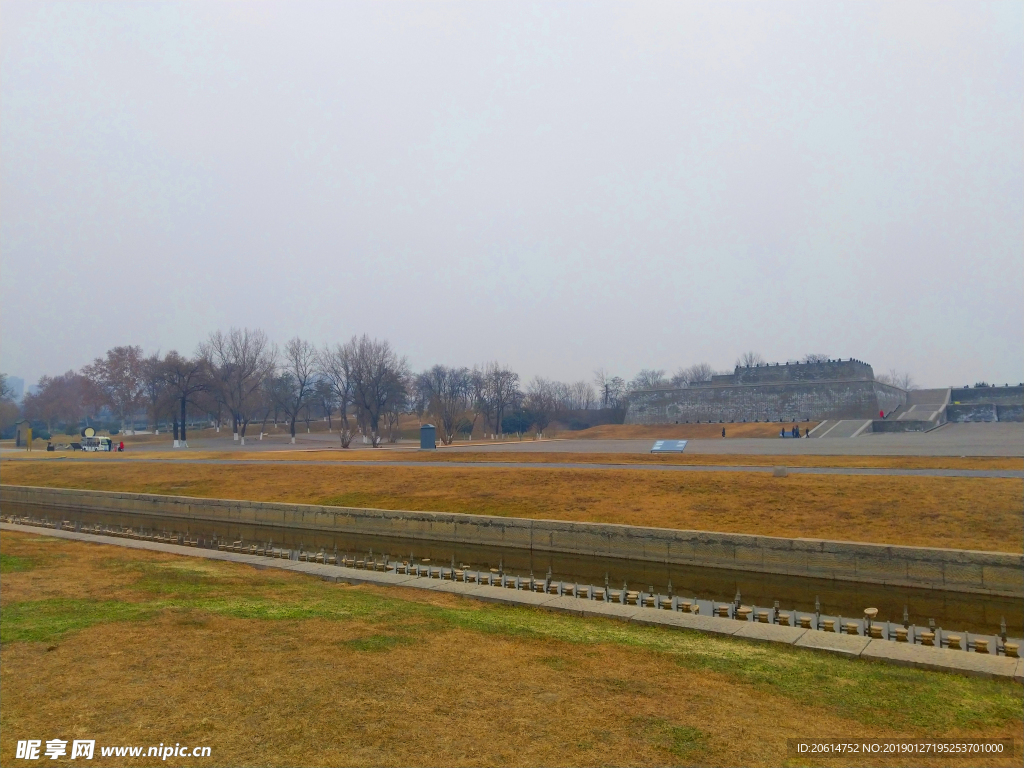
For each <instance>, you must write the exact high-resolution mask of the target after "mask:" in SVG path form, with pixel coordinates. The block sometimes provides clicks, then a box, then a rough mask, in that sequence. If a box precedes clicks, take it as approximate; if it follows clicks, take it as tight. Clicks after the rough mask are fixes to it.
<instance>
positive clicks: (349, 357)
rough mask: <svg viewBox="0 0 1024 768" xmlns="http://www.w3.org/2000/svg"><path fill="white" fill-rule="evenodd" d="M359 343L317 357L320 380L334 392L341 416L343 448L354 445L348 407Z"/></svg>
mask: <svg viewBox="0 0 1024 768" xmlns="http://www.w3.org/2000/svg"><path fill="white" fill-rule="evenodd" d="M358 347H359V342H358V341H357V340H356V338H355V337H353V338H352V340H351V341H350V342H349V343H348V344H336V345H335V346H334V349H331V348H329V347H325V348H324V349H323V350H321V351H320V354H319V356H318V357H317V369H318V371H319V374H320V378H321V380H323V381H326V382H328V383H329V384H330V386H331V389H332V390H333V391H334V398H335V403H336V404H337V407H338V411H339V412H340V414H341V432H340V433H339V437H340V438H341V447H342V448H348V447H349V446H350V445H352V430H351V428H350V427H349V423H348V407H349V405H350V404H351V403H352V392H353V389H354V381H353V376H352V374H353V370H354V367H355V357H356V354H357V352H358Z"/></svg>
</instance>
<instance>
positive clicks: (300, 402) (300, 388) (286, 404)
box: [274, 336, 317, 445]
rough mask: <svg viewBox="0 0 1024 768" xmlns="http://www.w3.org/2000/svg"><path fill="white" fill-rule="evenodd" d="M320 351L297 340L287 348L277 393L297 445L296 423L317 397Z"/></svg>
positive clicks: (276, 389) (285, 348) (293, 442)
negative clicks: (314, 389) (314, 385)
mask: <svg viewBox="0 0 1024 768" xmlns="http://www.w3.org/2000/svg"><path fill="white" fill-rule="evenodd" d="M316 363H317V353H316V348H315V347H314V346H313V345H312V344H310V343H309V342H308V341H303V340H302V339H300V338H298V337H297V336H296V337H295V338H294V339H292V340H291V341H289V342H288V343H287V344H285V345H284V361H283V363H282V370H281V374H280V376H278V377H277V378H278V381H277V384H276V386H275V388H274V392H275V394H276V396H277V398H278V404H279V405H280V406H281V410H283V411H284V412H285V414H287V416H288V429H289V433H290V434H291V439H292V444H293V445H294V444H295V422H296V421H298V419H299V414H301V413H302V409H303V408H305V407H306V405H307V404H308V402H309V399H310V398H311V397H312V396H313V384H314V381H315V376H316V372H317V367H316Z"/></svg>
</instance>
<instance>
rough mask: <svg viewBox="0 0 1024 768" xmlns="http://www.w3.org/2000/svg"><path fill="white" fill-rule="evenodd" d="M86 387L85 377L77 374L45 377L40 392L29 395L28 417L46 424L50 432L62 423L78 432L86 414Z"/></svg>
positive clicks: (26, 413) (27, 395) (27, 403)
mask: <svg viewBox="0 0 1024 768" xmlns="http://www.w3.org/2000/svg"><path fill="white" fill-rule="evenodd" d="M84 383H85V377H84V376H82V375H81V374H78V373H75V372H74V371H68V372H67V373H65V374H63V375H61V376H43V377H41V378H40V379H39V383H38V384H37V385H36V391H35V392H34V393H33V392H30V393H28V394H26V395H25V398H24V400H23V402H22V407H23V409H24V411H25V417H26V418H28V419H36V420H38V421H42V422H45V423H46V430H47V431H48V432H52V431H53V428H54V426H56V425H57V424H58V423H59V424H64V425H66V426H67V427H75V428H77V426H78V423H79V421H80V420H81V418H82V414H83V412H84V405H83V403H82V395H83V392H84V387H83V385H84Z"/></svg>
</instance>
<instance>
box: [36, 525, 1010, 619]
mask: <svg viewBox="0 0 1024 768" xmlns="http://www.w3.org/2000/svg"><path fill="white" fill-rule="evenodd" d="M19 514H23V513H19ZM31 517H33V518H37V519H49V520H51V521H61V520H70V521H72V522H79V523H82V524H83V525H94V524H97V523H99V524H102V525H106V526H115V527H116V526H120V527H123V528H132V529H134V530H139V528H140V527H141V528H142V529H144V530H146V531H149V532H154V533H169V534H170V533H173V534H184V535H187V536H188V537H189V538H191V539H196V538H201V539H203V540H204V541H206V542H210V541H211V540H214V539H215V540H218V541H221V542H227V543H231V542H235V541H242V542H244V543H245V544H259V545H267V544H272V545H273V546H274V547H283V548H287V549H303V550H305V551H309V552H319V551H321V550H323V551H326V552H327V553H329V554H333V553H334V552H337V553H338V554H339V555H340V554H348V555H350V556H353V555H354V556H357V557H362V556H364V555H368V554H370V553H371V552H372V553H373V554H374V555H375V556H376V557H377V558H379V559H383V557H385V556H386V557H388V558H389V560H392V561H394V560H405V561H408V560H409V559H410V558H412V560H413V561H415V562H421V561H423V560H429V561H430V562H432V563H433V564H434V565H435V566H438V565H450V564H451V563H455V564H456V566H459V567H461V566H463V565H465V566H467V567H468V568H470V569H473V570H479V571H483V572H485V573H486V572H489V571H490V570H491V569H498V570H499V571H500V572H502V573H504V574H506V575H507V576H523V577H529V576H530V575H534V576H535V577H536V578H538V579H544V578H545V577H547V576H548V575H549V574H550V578H551V579H552V580H553V581H564V582H566V583H567V584H577V583H578V584H580V585H587V584H593V585H596V586H599V587H603V586H604V585H605V584H606V583H608V584H609V585H610V586H611V588H612V589H621V588H622V586H623V584H626V585H628V588H629V589H630V590H641V591H645V592H646V591H648V590H651V589H653V591H654V592H656V593H659V594H662V595H667V594H669V591H670V585H671V593H672V594H674V595H677V596H679V597H680V598H687V599H693V598H696V599H699V600H701V601H714V602H723V603H732V602H734V600H735V598H736V595H737V594H739V595H740V597H741V601H742V603H743V604H745V605H753V606H758V607H761V608H769V609H771V608H772V607H773V606H775V605H778V606H780V607H781V608H782V609H783V610H795V611H801V612H807V613H812V614H813V613H815V611H816V608H817V609H818V610H820V613H821V614H822V616H825V615H828V616H836V617H839V616H842V617H849V618H853V619H856V618H860V617H862V616H863V615H864V609H865V608H867V607H874V608H877V609H878V616H877V619H878V621H890V622H894V623H895V624H899V625H902V624H903V623H904V621H908V622H909V623H911V624H914V625H917V626H919V627H927V626H928V625H929V620H932V621H934V623H935V625H936V626H938V627H941V628H943V629H945V630H947V631H953V630H955V631H959V632H971V633H980V634H984V635H989V636H993V635H997V634H1000V624H1001V622H1003V621H1005V625H1006V630H1005V631H1006V632H1007V634H1008V635H1010V636H1011V637H1021V636H1022V635H1024V602H1022V601H1021V600H1018V599H1014V598H1010V597H996V596H991V595H973V594H966V593H962V592H946V591H939V590H928V589H914V588H910V587H899V586H884V585H877V584H864V583H857V582H844V581H833V580H829V579H813V578H805V577H800V576H785V575H776V574H765V573H750V572H744V571H733V570H726V569H719V568H703V567H694V566H685V565H669V564H665V563H653V562H647V561H642V560H626V559H618V558H605V557H585V556H579V555H566V554H559V553H553V552H538V551H529V550H522V549H511V548H509V549H505V548H497V547H489V546H479V545H474V544H462V543H451V542H439V541H422V540H419V539H402V538H396V537H385V536H367V535H359V534H356V535H353V534H348V533H334V532H325V531H310V530H299V529H295V528H278V527H271V526H254V525H245V524H238V523H233V522H228V521H223V522H221V521H218V522H215V523H214V522H196V521H189V522H188V523H187V524H186V523H185V522H183V521H177V520H169V519H167V518H164V517H155V516H154V517H147V516H144V515H135V514H133V515H119V514H115V513H97V512H84V511H81V512H68V511H66V510H61V511H56V510H55V511H54V512H52V513H50V514H47V512H46V511H45V510H44V509H40V508H36V509H34V510H32V512H31ZM606 579H607V582H606ZM776 601H777V602H776ZM904 611H906V619H905V618H904ZM705 612H709V607H707V606H706V607H705V608H704V610H702V613H705Z"/></svg>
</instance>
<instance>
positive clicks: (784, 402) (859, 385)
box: [626, 360, 907, 424]
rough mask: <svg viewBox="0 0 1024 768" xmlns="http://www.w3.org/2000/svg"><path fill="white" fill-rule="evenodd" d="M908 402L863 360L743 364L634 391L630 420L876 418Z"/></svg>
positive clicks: (687, 421) (652, 421)
mask: <svg viewBox="0 0 1024 768" xmlns="http://www.w3.org/2000/svg"><path fill="white" fill-rule="evenodd" d="M906 401H907V393H906V392H904V391H903V390H902V389H899V388H897V387H891V386H889V385H888V384H882V383H880V382H877V381H875V377H874V373H873V372H872V370H871V366H870V365H868V364H867V363H864V362H861V361H860V360H844V361H839V360H833V361H829V362H825V363H787V364H786V365H761V366H754V367H740V366H737V367H736V370H735V372H733V373H731V374H728V375H719V376H713V377H712V378H711V381H708V382H699V383H696V384H692V385H690V386H689V387H684V388H682V389H654V390H645V391H641V392H634V393H632V394H631V395H630V402H629V410H628V411H627V413H626V423H627V424H674V423H689V422H698V421H700V422H707V421H725V422H744V421H747V422H750V421H780V420H781V421H783V422H785V421H806V420H812V419H813V420H821V419H872V418H877V417H878V412H879V411H885V412H886V413H889V412H890V411H893V410H895V409H896V408H897V407H899V406H900V405H903V404H904V403H906Z"/></svg>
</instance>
